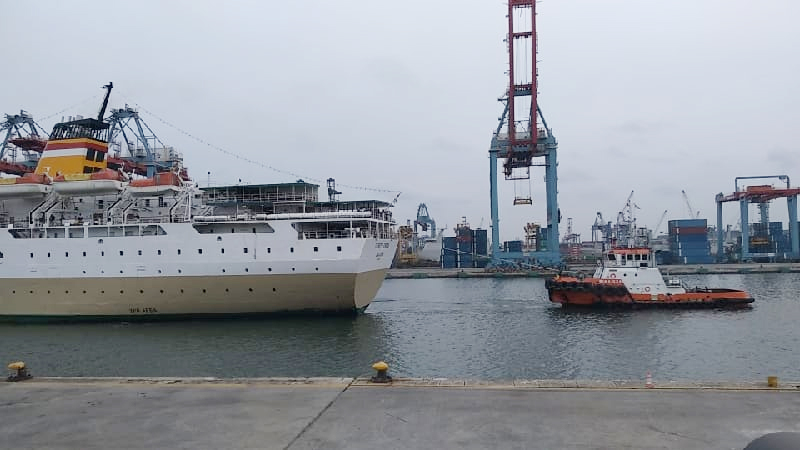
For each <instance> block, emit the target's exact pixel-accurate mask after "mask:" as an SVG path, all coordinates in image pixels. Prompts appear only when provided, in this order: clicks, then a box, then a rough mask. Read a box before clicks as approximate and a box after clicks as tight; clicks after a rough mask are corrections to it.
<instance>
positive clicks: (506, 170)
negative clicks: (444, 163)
mask: <svg viewBox="0 0 800 450" xmlns="http://www.w3.org/2000/svg"><path fill="white" fill-rule="evenodd" d="M507 18H508V34H507V35H506V39H505V41H506V45H507V48H508V68H507V73H508V79H509V80H508V89H507V91H506V94H505V96H503V97H501V98H500V99H498V100H499V101H500V102H501V103H503V105H504V109H503V113H502V115H501V116H500V119H499V122H500V123H499V124H498V126H497V129H496V130H495V132H494V134H493V136H492V141H491V145H490V148H489V185H490V198H491V210H492V211H491V213H492V251H491V265H492V266H499V265H505V264H508V263H509V262H512V263H513V262H519V261H528V262H531V263H534V264H539V265H545V266H557V265H560V264H561V261H562V259H561V252H560V249H559V235H558V224H559V222H560V220H561V217H560V216H561V214H560V211H559V208H558V199H557V192H558V187H557V180H558V176H557V159H556V153H557V149H558V143H557V142H556V139H555V137H554V136H553V133H552V130H551V129H550V128H549V127H548V126H547V122H545V120H544V116H543V115H542V112H541V109H540V108H539V105H538V102H537V94H538V91H537V88H538V84H537V79H536V77H537V68H536V54H537V36H536V0H509V2H508V16H507ZM539 118H541V123H542V128H539V126H538V119H539ZM534 158H537V159H538V158H544V164H541V163H535V162H534ZM498 159H503V160H504V161H503V174H504V175H505V179H506V180H511V181H513V182H514V205H532V204H533V199H532V197H531V194H530V179H531V176H530V170H531V167H537V166H544V168H545V190H546V205H547V213H546V214H547V225H546V227H545V228H544V229H543V230H542V233H541V235H540V236H539V241H540V244H539V245H537V247H536V248H535V249H533V250H531V251H529V252H527V253H523V252H522V251H514V250H516V249H509V248H508V247H506V249H501V248H500V225H499V223H500V218H499V212H498V204H499V201H498V193H497V161H498ZM539 161H540V160H539ZM526 189H527V190H526Z"/></svg>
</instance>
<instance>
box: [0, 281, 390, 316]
mask: <svg viewBox="0 0 800 450" xmlns="http://www.w3.org/2000/svg"><path fill="white" fill-rule="evenodd" d="M386 271H387V269H377V270H371V271H367V272H362V273H350V274H341V273H328V274H297V275H288V274H287V275H231V276H214V277H192V276H186V277H151V278H138V277H137V278H123V277H115V278H74V279H70V278H54V279H47V278H41V279H32V278H20V279H5V280H3V284H4V286H5V288H3V289H2V290H3V291H4V292H2V294H3V301H2V302H0V320H2V321H6V322H7V321H12V322H29V321H81V320H137V321H141V320H147V321H149V320H169V319H183V318H230V317H246V316H259V315H269V314H281V313H284V314H285V313H288V314H293V313H309V312H319V313H356V312H359V311H363V310H364V309H365V308H366V307H367V306H368V305H369V303H370V301H371V300H372V299H373V298H374V297H375V294H376V293H377V291H378V289H379V288H380V286H381V284H382V282H383V279H384V277H385V274H386ZM9 286H14V288H13V289H11V288H10V287H9ZM56 286H57V288H56Z"/></svg>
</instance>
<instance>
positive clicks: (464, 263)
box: [456, 227, 475, 269]
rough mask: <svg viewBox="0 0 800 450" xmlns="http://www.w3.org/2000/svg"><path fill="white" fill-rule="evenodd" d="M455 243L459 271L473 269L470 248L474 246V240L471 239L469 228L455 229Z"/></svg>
mask: <svg viewBox="0 0 800 450" xmlns="http://www.w3.org/2000/svg"><path fill="white" fill-rule="evenodd" d="M456 242H457V243H458V267H459V268H461V269H467V268H470V267H473V262H472V252H473V248H472V247H473V245H474V244H475V240H474V239H473V238H472V229H471V228H469V227H457V228H456Z"/></svg>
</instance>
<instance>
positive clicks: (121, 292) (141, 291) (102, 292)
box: [11, 288, 278, 294]
mask: <svg viewBox="0 0 800 450" xmlns="http://www.w3.org/2000/svg"><path fill="white" fill-rule="evenodd" d="M247 290H248V292H255V291H254V290H253V288H247ZM158 292H159V293H160V294H163V293H164V290H163V289H159V291H158ZM225 292H230V289H228V288H225ZM272 292H278V290H277V288H272ZM11 293H12V294H16V293H17V291H16V290H13V291H11ZM28 293H29V294H35V293H36V291H28ZM47 293H48V294H53V293H54V292H52V291H50V290H48V291H47ZM64 293H65V294H69V291H64ZM83 293H84V294H86V293H87V291H83ZM100 293H101V294H105V293H106V291H104V290H103V291H100ZM119 293H120V294H124V293H125V290H124V289H121V290H120V291H119ZM139 293H140V294H144V289H139ZM180 293H181V294H183V293H185V291H184V290H183V289H181V290H180ZM202 293H203V294H206V293H207V290H206V289H202Z"/></svg>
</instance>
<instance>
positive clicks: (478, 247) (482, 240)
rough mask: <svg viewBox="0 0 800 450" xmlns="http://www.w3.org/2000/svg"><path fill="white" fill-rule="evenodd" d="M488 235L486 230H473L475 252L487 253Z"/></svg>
mask: <svg viewBox="0 0 800 450" xmlns="http://www.w3.org/2000/svg"><path fill="white" fill-rule="evenodd" d="M488 247H489V237H488V234H487V230H482V229H477V230H475V254H476V255H488V254H489V251H488V250H489V248H488Z"/></svg>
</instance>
